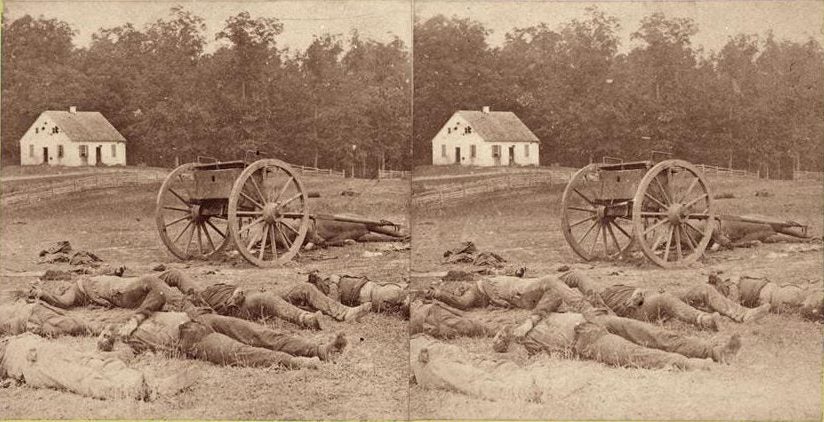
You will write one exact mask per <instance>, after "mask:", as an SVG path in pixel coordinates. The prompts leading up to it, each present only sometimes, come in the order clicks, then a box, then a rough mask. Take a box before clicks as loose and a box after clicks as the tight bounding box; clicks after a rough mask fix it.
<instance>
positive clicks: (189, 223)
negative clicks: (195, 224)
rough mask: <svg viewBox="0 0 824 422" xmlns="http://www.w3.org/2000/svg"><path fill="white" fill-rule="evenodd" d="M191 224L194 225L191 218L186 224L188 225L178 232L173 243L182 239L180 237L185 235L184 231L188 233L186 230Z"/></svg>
mask: <svg viewBox="0 0 824 422" xmlns="http://www.w3.org/2000/svg"><path fill="white" fill-rule="evenodd" d="M191 225H192V220H189V222H188V223H187V224H186V227H184V228H183V230H181V231H180V233H178V234H177V237H175V240H172V243H177V241H178V239H180V237H181V236H183V233H186V230H188V229H189V226H191Z"/></svg>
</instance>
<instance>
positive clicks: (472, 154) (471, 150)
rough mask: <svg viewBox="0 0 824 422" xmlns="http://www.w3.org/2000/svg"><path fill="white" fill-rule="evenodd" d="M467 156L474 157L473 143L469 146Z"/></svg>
mask: <svg viewBox="0 0 824 422" xmlns="http://www.w3.org/2000/svg"><path fill="white" fill-rule="evenodd" d="M469 158H475V145H470V146H469Z"/></svg>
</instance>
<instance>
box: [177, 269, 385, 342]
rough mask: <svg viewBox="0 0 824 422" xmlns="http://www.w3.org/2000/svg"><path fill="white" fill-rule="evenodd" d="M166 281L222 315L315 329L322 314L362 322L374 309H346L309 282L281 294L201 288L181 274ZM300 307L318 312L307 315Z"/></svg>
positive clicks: (367, 306)
mask: <svg viewBox="0 0 824 422" xmlns="http://www.w3.org/2000/svg"><path fill="white" fill-rule="evenodd" d="M165 281H166V283H167V284H168V285H169V286H171V287H176V288H177V289H178V290H179V291H181V292H183V293H185V294H187V295H189V296H190V297H192V296H193V297H197V298H199V300H201V301H202V302H203V303H205V304H207V305H209V306H210V307H211V308H212V309H213V310H214V311H215V312H217V313H218V314H220V315H228V316H234V317H238V318H244V319H259V318H265V317H273V318H281V319H283V320H286V321H289V322H292V323H294V324H296V325H298V326H300V327H304V328H311V329H315V330H320V329H321V326H320V317H319V314H325V315H328V316H330V317H332V318H334V319H335V320H337V321H345V322H359V321H360V319H361V318H363V316H364V315H366V314H367V313H369V310H370V308H371V307H372V304H371V303H368V302H365V303H363V304H359V305H357V306H346V305H344V304H341V303H340V302H337V301H335V300H332V299H331V298H329V297H327V296H326V295H324V294H323V293H322V292H321V291H320V290H318V289H317V287H315V286H313V285H312V284H309V283H298V284H297V285H295V286H293V287H291V288H290V289H289V291H288V292H286V293H285V294H280V295H278V294H275V293H271V292H266V291H250V292H247V291H246V290H245V289H242V288H240V287H238V286H236V285H234V284H229V283H215V284H211V285H209V286H207V287H205V288H200V287H199V286H198V285H197V284H195V283H194V282H192V281H191V280H190V279H189V278H188V277H185V276H184V275H183V274H182V273H179V272H178V275H177V276H175V277H167V278H165ZM300 307H304V308H308V309H313V310H315V311H316V312H315V313H311V312H307V311H305V310H303V309H301V308H300Z"/></svg>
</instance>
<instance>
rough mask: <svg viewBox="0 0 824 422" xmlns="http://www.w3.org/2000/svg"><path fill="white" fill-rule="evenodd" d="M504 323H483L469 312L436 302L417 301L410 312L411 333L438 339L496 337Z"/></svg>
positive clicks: (413, 303) (411, 306)
mask: <svg viewBox="0 0 824 422" xmlns="http://www.w3.org/2000/svg"><path fill="white" fill-rule="evenodd" d="M503 326H504V324H503V323H499V324H495V323H490V322H488V321H481V320H480V319H479V318H476V317H472V316H470V315H469V314H468V313H467V312H464V311H461V310H460V309H455V308H453V307H451V306H449V305H446V304H444V303H441V302H438V301H434V302H430V303H424V302H423V301H421V300H415V301H413V302H412V304H411V305H410V310H409V333H410V334H426V335H429V336H432V337H436V338H445V339H448V338H454V337H494V336H495V335H496V334H497V332H498V330H499V329H500V328H501V327H503Z"/></svg>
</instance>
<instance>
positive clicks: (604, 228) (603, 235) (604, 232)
mask: <svg viewBox="0 0 824 422" xmlns="http://www.w3.org/2000/svg"><path fill="white" fill-rule="evenodd" d="M607 227H609V222H606V223H605V224H601V239H602V240H603V243H604V257H609V246H608V245H607Z"/></svg>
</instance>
